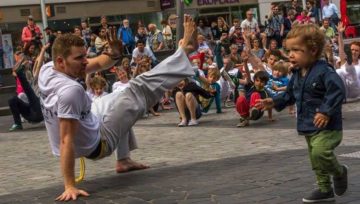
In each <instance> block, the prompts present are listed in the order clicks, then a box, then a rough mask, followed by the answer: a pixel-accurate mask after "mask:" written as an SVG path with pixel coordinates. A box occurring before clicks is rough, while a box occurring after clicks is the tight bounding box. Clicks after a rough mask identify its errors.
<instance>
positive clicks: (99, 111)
mask: <svg viewBox="0 0 360 204" xmlns="http://www.w3.org/2000/svg"><path fill="white" fill-rule="evenodd" d="M194 74H195V73H194V70H193V69H192V66H191V64H190V62H189V60H188V58H187V55H186V53H185V52H184V50H182V49H178V50H177V51H176V52H175V53H174V54H173V55H171V56H170V57H168V58H166V59H165V60H164V61H162V62H161V63H160V64H158V65H157V66H155V67H154V68H153V69H152V70H150V71H148V72H145V73H144V74H142V75H140V76H138V77H136V78H135V79H132V80H130V87H128V88H126V89H124V90H123V91H119V92H114V93H111V94H108V95H106V96H104V97H102V98H101V99H100V100H98V101H95V102H94V103H93V105H92V110H91V111H92V112H93V113H94V114H95V115H96V116H97V117H98V118H99V120H100V135H101V141H102V143H103V144H104V145H103V149H102V153H101V155H100V158H101V157H104V156H109V155H111V154H112V152H113V151H114V150H115V149H116V155H117V159H121V158H124V157H126V156H127V155H129V152H130V151H131V150H132V149H134V148H136V140H135V136H134V132H133V131H132V126H133V125H134V124H135V122H136V121H137V120H138V119H139V118H141V117H142V116H143V115H144V113H145V111H147V109H148V108H149V107H152V106H154V105H155V104H156V103H157V102H158V101H159V100H160V99H161V97H162V96H163V95H164V92H165V91H166V90H169V89H172V88H174V87H175V86H176V85H177V84H178V83H179V82H180V81H181V80H183V79H185V78H187V77H190V76H193V75H194Z"/></svg>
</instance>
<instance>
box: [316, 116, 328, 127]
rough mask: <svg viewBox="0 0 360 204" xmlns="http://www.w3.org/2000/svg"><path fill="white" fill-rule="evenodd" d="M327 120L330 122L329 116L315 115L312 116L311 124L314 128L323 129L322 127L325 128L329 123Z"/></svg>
mask: <svg viewBox="0 0 360 204" xmlns="http://www.w3.org/2000/svg"><path fill="white" fill-rule="evenodd" d="M329 120H330V117H329V116H327V115H325V114H322V113H316V114H315V116H314V121H313V123H314V125H315V127H317V128H323V127H326V126H327V124H328V123H329Z"/></svg>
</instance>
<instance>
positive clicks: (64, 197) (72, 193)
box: [55, 187, 90, 201]
mask: <svg viewBox="0 0 360 204" xmlns="http://www.w3.org/2000/svg"><path fill="white" fill-rule="evenodd" d="M89 195H90V194H89V193H87V192H86V191H84V190H81V189H77V188H75V187H69V188H66V190H65V191H64V192H63V193H62V194H61V195H60V196H59V197H57V198H56V199H55V200H56V201H69V200H76V199H77V198H78V197H80V196H89Z"/></svg>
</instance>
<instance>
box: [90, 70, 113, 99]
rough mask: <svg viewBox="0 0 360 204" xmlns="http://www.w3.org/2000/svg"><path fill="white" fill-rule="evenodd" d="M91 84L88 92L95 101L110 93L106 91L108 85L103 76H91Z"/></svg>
mask: <svg viewBox="0 0 360 204" xmlns="http://www.w3.org/2000/svg"><path fill="white" fill-rule="evenodd" d="M89 85H90V89H88V91H87V93H88V95H89V96H90V98H91V100H92V101H93V102H94V101H96V100H99V99H100V98H101V97H103V96H106V95H107V94H108V93H107V92H106V91H105V89H106V85H107V84H106V80H105V79H104V78H103V77H102V76H94V77H93V78H91V79H90V81H89Z"/></svg>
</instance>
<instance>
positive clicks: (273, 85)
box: [272, 82, 278, 91]
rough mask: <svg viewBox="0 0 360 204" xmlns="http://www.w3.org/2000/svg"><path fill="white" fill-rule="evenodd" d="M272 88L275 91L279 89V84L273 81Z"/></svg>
mask: <svg viewBox="0 0 360 204" xmlns="http://www.w3.org/2000/svg"><path fill="white" fill-rule="evenodd" d="M272 89H273V90H274V91H277V90H278V86H276V84H275V83H274V82H273V83H272Z"/></svg>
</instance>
